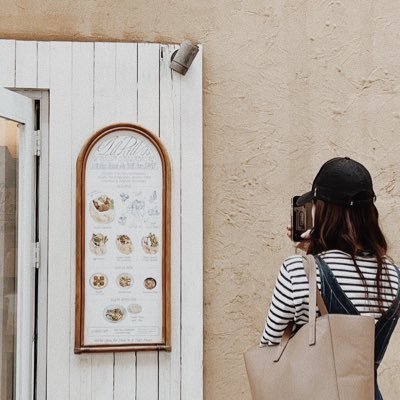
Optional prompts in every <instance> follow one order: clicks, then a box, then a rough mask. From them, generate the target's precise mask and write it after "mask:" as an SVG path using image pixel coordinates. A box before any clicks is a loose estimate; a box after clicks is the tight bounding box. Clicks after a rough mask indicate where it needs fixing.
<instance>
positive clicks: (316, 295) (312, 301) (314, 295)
mask: <svg viewBox="0 0 400 400" xmlns="http://www.w3.org/2000/svg"><path fill="white" fill-rule="evenodd" d="M303 265H304V271H305V273H306V276H307V278H308V282H309V287H310V289H309V300H308V320H309V341H308V343H309V345H310V346H312V345H314V344H315V336H316V320H317V307H316V306H317V305H318V309H319V311H320V313H321V315H326V314H328V310H327V308H326V305H325V303H324V300H323V298H322V296H321V293H320V291H319V289H318V286H317V272H316V264H315V259H314V256H312V255H306V256H303ZM293 326H294V323H293V322H290V323H289V324H288V326H287V327H286V329H285V331H284V332H283V335H282V338H281V341H280V343H279V346H278V349H277V351H276V354H275V358H274V362H277V361H279V359H280V358H281V356H282V353H283V351H284V350H285V348H286V346H287V344H288V343H289V340H290V336H291V334H292V331H293Z"/></svg>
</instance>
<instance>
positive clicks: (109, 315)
mask: <svg viewBox="0 0 400 400" xmlns="http://www.w3.org/2000/svg"><path fill="white" fill-rule="evenodd" d="M103 313H104V318H105V319H106V320H107V321H110V322H120V321H122V320H123V319H124V318H125V316H126V310H125V307H124V306H120V305H115V304H113V305H110V306H108V307H106V308H105V309H104V312H103Z"/></svg>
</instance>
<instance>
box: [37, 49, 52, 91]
mask: <svg viewBox="0 0 400 400" xmlns="http://www.w3.org/2000/svg"><path fill="white" fill-rule="evenodd" d="M37 57H38V62H37V65H38V67H37V68H38V71H37V87H38V88H44V89H46V88H49V87H50V42H38V55H37Z"/></svg>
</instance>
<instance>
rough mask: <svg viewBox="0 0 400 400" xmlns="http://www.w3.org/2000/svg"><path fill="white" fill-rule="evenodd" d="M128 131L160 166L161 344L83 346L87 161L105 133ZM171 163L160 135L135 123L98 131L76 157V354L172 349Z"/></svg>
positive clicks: (108, 127)
mask: <svg viewBox="0 0 400 400" xmlns="http://www.w3.org/2000/svg"><path fill="white" fill-rule="evenodd" d="M120 130H123V131H131V132H134V133H136V134H139V135H142V136H144V137H145V138H146V139H148V140H149V141H150V142H151V143H152V144H153V146H154V147H155V149H156V150H157V152H158V154H159V156H160V160H161V166H162V189H163V190H162V210H163V215H162V256H161V257H162V289H163V290H162V337H163V341H162V342H160V343H148V344H146V343H130V344H117V345H115V344H110V345H109V344H104V345H103V344H101V345H92V344H91V345H85V344H84V332H85V327H84V323H85V285H86V284H87V282H86V274H85V240H86V236H85V221H86V214H85V213H86V210H87V205H86V192H85V179H86V163H87V160H88V156H89V154H90V152H91V150H92V149H93V147H94V146H95V144H96V143H97V142H98V141H100V140H101V139H102V138H104V137H105V136H107V135H109V134H110V133H113V132H116V131H120ZM170 235H171V166H170V160H169V157H168V154H167V151H166V149H165V147H164V145H163V144H162V143H161V141H160V140H159V138H158V137H157V136H156V135H154V134H153V133H151V132H150V131H149V130H147V129H145V128H143V127H141V126H138V125H134V124H128V123H121V124H114V125H110V126H107V127H105V128H103V129H101V130H99V131H97V132H96V133H95V134H94V135H93V136H92V137H91V138H89V140H88V141H87V142H86V143H85V145H84V146H83V148H82V150H81V152H80V153H79V156H78V159H77V175H76V307H75V353H84V352H106V351H113V352H115V351H138V350H139V351H140V350H166V351H170V350H171V343H170V340H171V326H170V325H171V300H170V299H171V295H170V294H171V293H170V292H171V273H170V243H171V238H170Z"/></svg>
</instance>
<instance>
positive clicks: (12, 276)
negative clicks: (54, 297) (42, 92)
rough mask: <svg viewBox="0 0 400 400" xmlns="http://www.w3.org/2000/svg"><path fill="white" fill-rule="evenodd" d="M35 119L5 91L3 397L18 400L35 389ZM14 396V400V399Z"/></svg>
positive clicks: (1, 122)
mask: <svg viewBox="0 0 400 400" xmlns="http://www.w3.org/2000/svg"><path fill="white" fill-rule="evenodd" d="M33 117H34V108H33V102H32V100H31V99H29V98H27V97H25V96H22V95H19V94H16V93H13V92H11V91H9V90H6V89H4V88H0V159H1V169H0V173H1V176H0V189H1V204H0V214H1V216H0V224H1V229H0V231H1V232H0V235H1V240H0V241H1V248H0V253H1V254H0V255H1V258H2V260H1V261H2V263H1V270H0V281H1V282H0V287H1V293H0V302H1V307H0V309H1V313H2V330H1V338H2V340H1V344H0V346H1V347H2V362H1V379H2V382H1V384H0V387H1V389H0V390H2V392H1V394H0V397H1V398H3V397H4V398H7V399H8V398H15V399H16V400H25V399H32V388H33V379H32V377H33V353H34V315H35V313H34V304H35V302H34V296H35V292H34V278H35V274H34V268H35V265H34V259H33V251H32V250H33V248H34V240H35V231H34V224H35V163H34V149H35V148H34V143H35V140H34V131H33V130H34V126H33ZM10 241H11V243H10ZM14 248H15V250H14ZM5 321H6V322H5ZM6 362H8V364H7V365H5V363H6ZM14 374H15V375H14ZM11 375H14V376H13V377H12V379H11ZM5 391H6V392H5ZM11 393H12V397H9V396H10V394H11ZM5 396H7V397H5Z"/></svg>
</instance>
